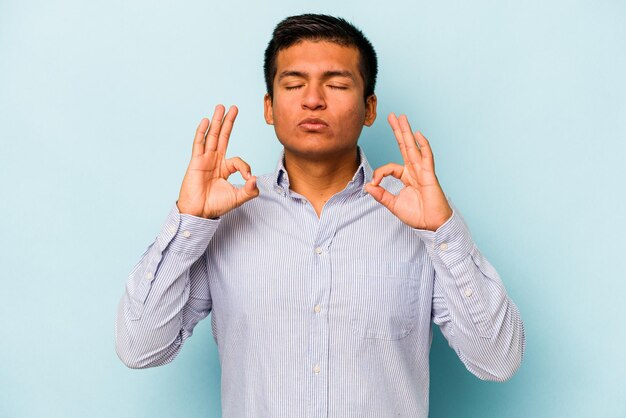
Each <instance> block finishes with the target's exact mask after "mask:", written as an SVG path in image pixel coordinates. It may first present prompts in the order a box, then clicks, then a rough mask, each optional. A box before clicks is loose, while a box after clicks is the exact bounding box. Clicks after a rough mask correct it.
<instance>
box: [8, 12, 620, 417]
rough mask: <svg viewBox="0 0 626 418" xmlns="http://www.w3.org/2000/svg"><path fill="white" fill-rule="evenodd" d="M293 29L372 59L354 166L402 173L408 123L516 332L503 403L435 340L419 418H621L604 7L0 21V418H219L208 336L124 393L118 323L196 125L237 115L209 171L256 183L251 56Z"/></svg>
mask: <svg viewBox="0 0 626 418" xmlns="http://www.w3.org/2000/svg"><path fill="white" fill-rule="evenodd" d="M307 11H314V12H326V13H331V14H335V15H340V16H344V17H346V18H348V19H349V20H352V21H353V22H355V23H356V24H357V25H358V26H359V27H361V28H362V29H363V30H364V32H365V33H366V35H367V36H368V37H369V38H370V39H371V41H372V42H373V44H374V45H375V47H376V49H377V51H378V54H379V59H380V75H379V81H378V86H377V87H378V88H377V93H378V98H379V119H378V121H377V122H376V123H375V124H374V126H373V127H372V128H369V129H366V130H365V131H364V133H363V136H362V138H361V144H362V146H363V147H364V148H365V150H366V152H367V153H368V155H369V158H370V161H371V163H372V165H374V166H379V165H382V164H384V163H386V162H389V161H398V162H399V161H400V159H399V152H398V150H397V146H396V144H395V140H394V139H393V136H392V135H391V132H390V129H389V127H388V126H387V124H386V121H385V117H386V115H387V114H388V113H389V112H391V111H394V112H397V113H402V112H404V113H407V114H408V116H409V118H410V120H411V122H412V125H413V127H414V128H415V129H420V130H422V131H423V132H424V133H425V135H426V136H427V137H428V138H429V139H430V141H431V143H432V146H433V149H434V152H435V157H436V162H437V173H438V176H439V178H440V181H441V183H442V185H443V187H444V190H445V191H446V193H447V194H448V195H450V196H451V198H452V199H453V201H454V202H455V204H456V205H457V206H458V207H459V208H460V209H461V211H462V213H463V214H464V217H465V219H466V220H467V221H468V223H469V225H470V229H471V231H472V234H473V236H474V238H475V240H476V242H477V243H478V244H479V246H480V248H481V250H482V251H483V253H484V254H486V255H487V257H488V258H489V259H490V261H491V262H492V264H493V265H494V266H496V268H497V269H498V271H499V272H500V274H501V276H502V278H503V280H504V282H505V284H506V287H507V289H508V291H509V294H510V295H511V297H512V298H513V299H514V301H515V302H516V303H517V305H518V306H519V308H520V310H521V312H522V316H523V319H524V321H525V325H526V333H527V339H528V346H527V352H526V357H525V360H524V363H523V365H522V368H521V369H520V370H519V372H518V374H517V375H516V376H515V377H514V378H513V379H512V380H511V381H509V382H507V383H505V384H496V383H486V382H481V381H479V380H478V379H476V378H474V377H473V376H472V375H471V374H470V373H469V372H467V371H465V369H464V368H463V366H462V364H461V363H460V361H459V360H458V359H457V358H456V356H455V355H454V353H453V352H452V351H451V350H450V349H449V348H448V347H447V344H446V342H445V340H444V339H443V338H442V337H441V335H440V333H439V331H436V337H435V340H434V342H433V349H432V360H431V363H432V380H431V417H434V418H440V417H479V418H485V417H486V418H491V417H493V418H496V417H498V418H501V417H520V418H528V417H533V418H539V417H549V418H553V417H571V418H575V417H603V418H604V417H625V416H626V406H625V402H626V401H625V395H626V383H625V382H626V378H625V376H626V360H625V359H624V343H625V342H626V332H625V329H626V327H625V325H624V318H625V317H626V308H625V306H626V303H624V296H625V293H626V275H625V274H624V270H623V267H622V265H623V259H622V258H623V257H624V251H625V250H626V248H625V247H626V246H625V244H624V236H625V235H624V229H625V228H626V222H625V217H624V212H625V210H624V209H625V203H626V197H625V192H624V185H625V182H624V178H625V177H626V176H625V175H624V174H625V171H626V170H625V169H624V155H625V154H626V99H625V94H626V77H625V75H626V57H625V51H626V24H624V22H625V20H626V5H625V3H624V2H621V1H604V2H592V1H575V2H568V1H551V2H547V1H526V2H497V1H473V2H465V1H447V2H435V1H429V2H426V1H406V0H403V1H396V2H385V1H376V2H363V1H344V2H338V1H336V0H334V1H328V0H322V1H316V2H304V1H289V2H287V1H282V2H255V3H252V2H250V3H228V2H219V3H218V2H208V1H205V2H200V1H188V2H181V3H178V4H174V2H155V1H147V0H141V1H121V0H111V1H107V2H104V1H102V2H86V1H71V0H54V1H43V0H40V1H17V0H0V141H1V143H0V144H1V148H0V190H1V192H2V200H0V213H1V217H0V225H1V229H0V230H1V231H2V234H1V235H0V275H1V287H0V289H1V290H0V321H1V323H0V324H1V327H0V329H1V330H2V334H3V336H2V339H1V341H2V343H1V344H0V358H1V359H2V363H1V364H0V385H1V386H0V387H1V390H0V416H2V417H64V418H65V417H182V416H185V417H218V416H219V415H220V400H219V392H220V386H219V382H220V369H219V364H218V360H217V352H216V348H215V344H214V342H213V338H212V336H211V330H210V323H209V321H208V320H205V321H204V322H202V323H201V324H200V325H198V327H197V328H196V333H195V334H194V337H193V338H192V339H190V340H189V341H188V342H187V344H186V345H185V347H184V349H183V350H182V352H181V354H180V356H179V357H178V359H177V360H176V361H175V362H174V363H172V364H170V365H168V366H165V367H161V368H157V369H151V370H142V371H136V370H130V369H127V368H125V367H124V366H123V365H122V363H121V362H120V361H119V360H118V359H117V357H116V355H115V351H114V343H113V342H114V339H113V338H114V337H113V326H114V320H115V311H116V307H117V303H118V300H119V298H120V296H121V294H122V292H123V289H124V283H125V281H126V277H127V275H128V273H129V271H130V269H131V268H132V266H133V265H134V264H135V262H136V261H137V259H138V257H139V256H140V254H141V253H142V252H143V250H144V249H145V247H146V246H147V245H148V244H149V243H150V242H152V240H153V239H154V237H155V235H156V234H157V232H158V231H159V228H160V227H161V224H162V222H163V220H164V219H165V217H166V215H167V213H168V211H169V209H170V207H171V206H172V204H173V203H174V201H175V199H176V197H177V196H178V189H179V187H180V182H181V180H182V177H183V174H184V171H185V168H186V165H187V162H188V159H189V156H190V151H191V143H192V139H193V133H194V130H195V127H196V124H197V123H198V121H199V120H200V118H201V117H203V116H206V115H208V114H209V112H210V111H212V109H213V107H214V105H215V104H216V103H224V104H226V105H230V104H237V105H238V106H239V108H240V115H239V118H238V120H237V124H236V127H235V130H234V133H233V136H232V138H231V146H230V148H229V150H230V155H231V156H235V155H239V156H241V157H242V158H244V159H245V160H247V161H248V162H249V163H250V164H251V165H252V167H253V172H254V173H256V174H260V173H264V172H267V171H270V170H272V169H273V168H274V166H275V164H276V159H277V156H278V152H279V144H278V141H277V140H276V139H275V137H274V135H273V130H272V129H271V127H269V126H266V125H265V123H264V121H263V117H262V96H263V93H264V84H263V78H262V71H261V65H262V57H263V50H264V48H265V45H266V43H267V41H268V40H269V37H270V34H271V30H272V28H273V27H274V25H275V24H276V23H277V22H278V21H279V20H280V19H282V18H283V17H285V16H287V15H291V14H297V13H302V12H307Z"/></svg>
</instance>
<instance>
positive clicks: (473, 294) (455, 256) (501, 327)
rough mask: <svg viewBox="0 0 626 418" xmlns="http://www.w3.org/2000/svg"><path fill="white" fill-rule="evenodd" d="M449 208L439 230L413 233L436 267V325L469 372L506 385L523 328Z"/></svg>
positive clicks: (518, 358) (519, 358) (491, 270)
mask: <svg viewBox="0 0 626 418" xmlns="http://www.w3.org/2000/svg"><path fill="white" fill-rule="evenodd" d="M450 205H451V206H452V209H453V214H452V216H451V217H450V219H448V221H446V223H444V224H443V225H442V226H440V227H439V228H438V229H437V231H435V232H432V231H426V230H419V229H416V230H415V232H416V233H417V234H418V235H419V236H420V238H421V239H422V241H423V242H424V243H425V245H426V248H427V251H428V254H429V256H430V258H431V259H432V261H433V265H434V269H435V283H434V291H433V304H432V317H433V322H435V323H436V324H437V325H438V326H439V327H440V328H441V331H442V332H443V335H444V336H445V337H446V339H447V340H448V343H449V344H450V347H452V349H454V350H455V352H456V353H457V355H458V356H459V358H460V359H461V361H462V362H463V364H464V365H465V367H466V368H467V369H468V370H469V371H470V372H472V373H473V374H474V375H476V376H477V377H479V378H480V379H483V380H492V381H504V380H507V379H509V378H510V377H511V376H512V375H513V374H514V373H515V371H516V370H517V369H518V368H519V366H520V364H521V361H522V357H523V353H524V349H525V344H526V342H525V334H524V325H523V323H522V319H521V317H520V313H519V310H518V309H517V307H516V306H515V304H514V303H513V301H512V300H511V299H509V297H508V296H507V293H506V290H505V288H504V285H503V284H502V281H501V280H500V276H499V275H498V273H497V272H496V270H495V269H494V267H493V266H492V265H491V264H490V263H489V261H487V259H486V258H485V257H484V256H483V255H482V254H481V252H480V251H479V250H478V248H477V247H476V244H475V243H474V242H473V241H472V238H471V236H470V233H469V230H468V228H467V225H466V224H465V222H464V220H463V218H462V217H461V214H460V213H459V212H458V210H457V209H456V208H454V206H453V205H452V203H450Z"/></svg>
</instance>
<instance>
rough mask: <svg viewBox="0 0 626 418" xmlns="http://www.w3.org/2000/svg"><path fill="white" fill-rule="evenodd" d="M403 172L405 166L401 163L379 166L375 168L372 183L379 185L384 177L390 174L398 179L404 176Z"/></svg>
mask: <svg viewBox="0 0 626 418" xmlns="http://www.w3.org/2000/svg"><path fill="white" fill-rule="evenodd" d="M403 172H404V167H403V166H401V165H400V164H396V163H389V164H385V165H383V166H381V167H378V168H377V169H376V170H374V172H373V173H372V181H371V183H372V185H374V186H378V185H379V184H380V182H381V181H382V180H383V178H385V177H387V176H389V175H391V176H394V177H395V178H397V179H400V178H402V173H403Z"/></svg>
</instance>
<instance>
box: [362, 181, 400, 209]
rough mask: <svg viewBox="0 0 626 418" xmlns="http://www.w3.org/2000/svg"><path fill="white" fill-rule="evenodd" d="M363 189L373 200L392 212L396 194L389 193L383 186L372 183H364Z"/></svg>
mask: <svg viewBox="0 0 626 418" xmlns="http://www.w3.org/2000/svg"><path fill="white" fill-rule="evenodd" d="M365 191H366V192H368V193H369V194H370V195H371V196H372V197H373V198H374V200H376V201H377V202H378V203H380V204H381V205H383V206H384V207H386V208H387V209H389V210H390V211H391V212H393V207H394V205H395V203H396V196H394V195H393V194H391V193H389V192H388V191H387V190H386V189H385V188H384V187H381V186H374V185H373V184H372V183H367V184H366V185H365Z"/></svg>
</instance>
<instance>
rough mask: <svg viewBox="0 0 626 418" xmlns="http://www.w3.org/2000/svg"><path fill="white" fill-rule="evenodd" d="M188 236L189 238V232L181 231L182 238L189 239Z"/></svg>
mask: <svg viewBox="0 0 626 418" xmlns="http://www.w3.org/2000/svg"><path fill="white" fill-rule="evenodd" d="M190 236H191V232H189V231H187V230H184V231H183V237H185V238H189V237H190Z"/></svg>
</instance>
